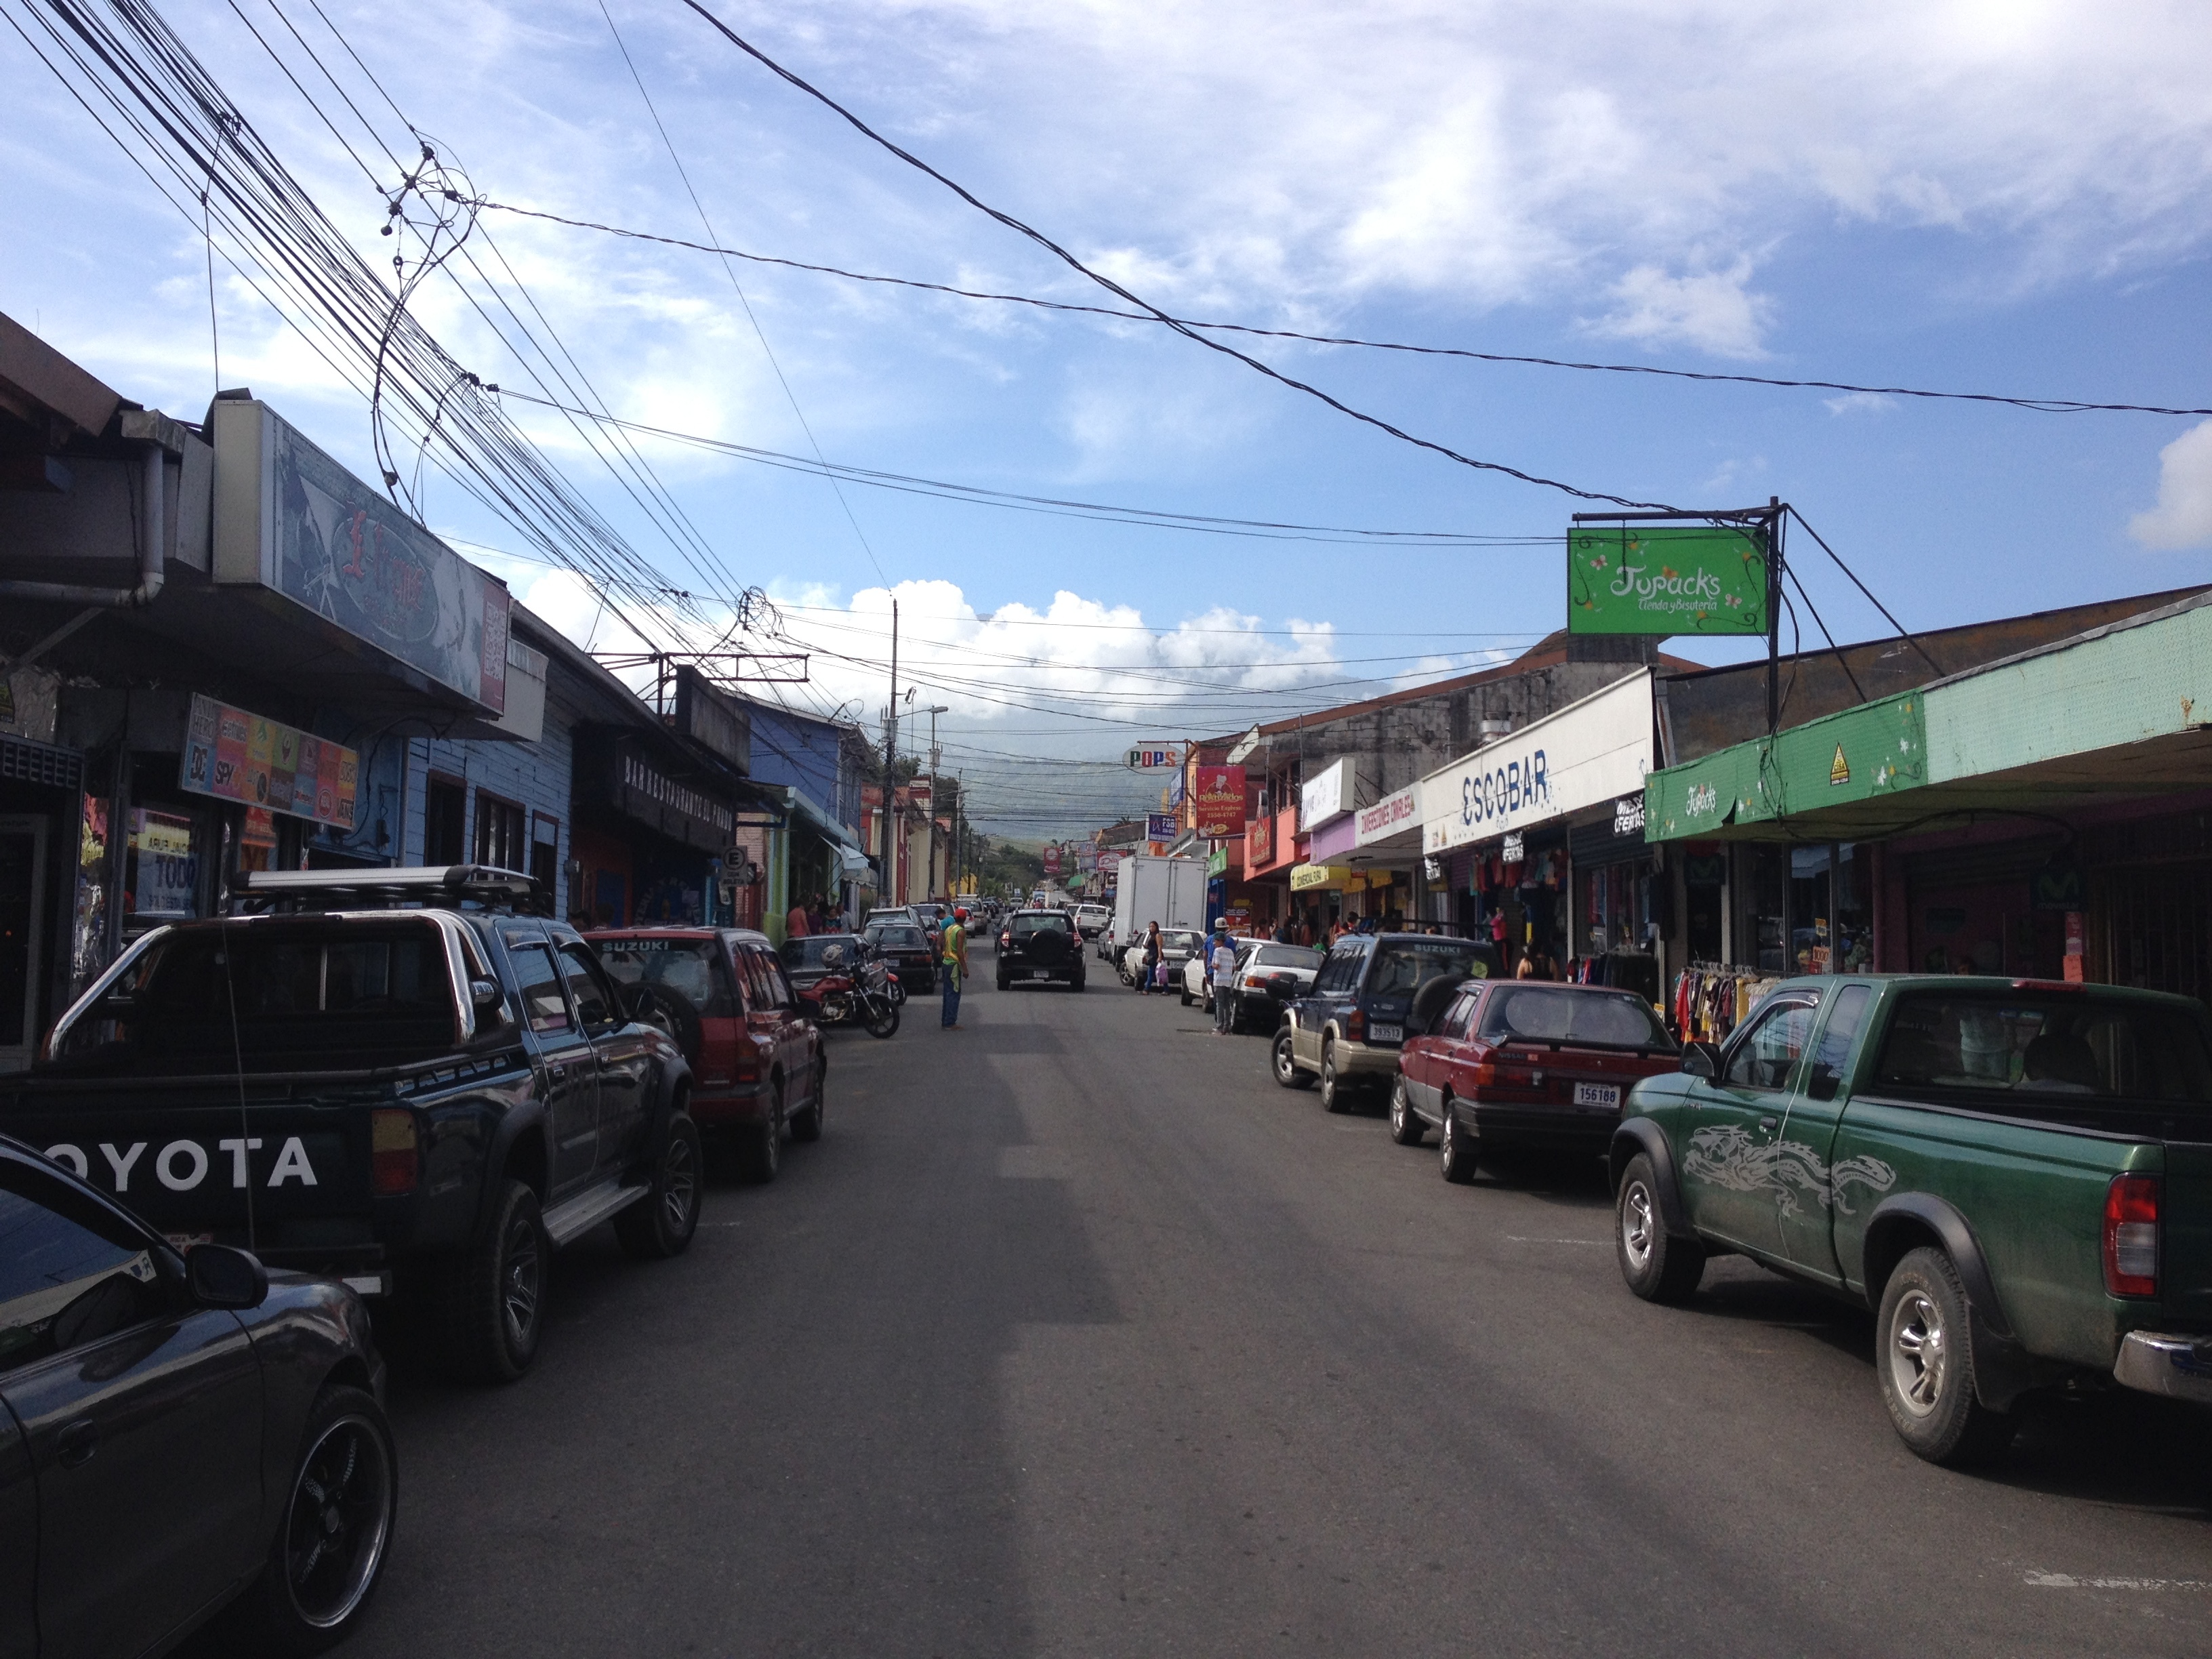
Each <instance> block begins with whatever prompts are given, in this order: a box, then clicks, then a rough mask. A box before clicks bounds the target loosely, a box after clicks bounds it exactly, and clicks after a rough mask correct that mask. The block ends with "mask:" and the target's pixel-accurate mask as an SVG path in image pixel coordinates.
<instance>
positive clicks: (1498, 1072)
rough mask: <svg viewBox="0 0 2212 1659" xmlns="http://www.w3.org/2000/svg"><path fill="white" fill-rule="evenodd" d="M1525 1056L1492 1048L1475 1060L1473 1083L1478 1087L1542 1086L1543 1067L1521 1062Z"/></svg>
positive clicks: (1511, 1087)
mask: <svg viewBox="0 0 2212 1659" xmlns="http://www.w3.org/2000/svg"><path fill="white" fill-rule="evenodd" d="M1525 1058H1526V1057H1525V1056H1516V1055H1515V1054H1512V1053H1511V1052H1510V1051H1508V1052H1506V1053H1504V1054H1500V1053H1498V1051H1497V1050H1495V1049H1492V1050H1490V1051H1488V1052H1486V1053H1485V1054H1484V1055H1483V1057H1482V1058H1481V1059H1480V1060H1477V1061H1476V1062H1475V1066H1474V1085H1475V1087H1476V1088H1478V1089H1539V1090H1541V1088H1542V1087H1543V1086H1544V1068H1543V1067H1542V1066H1529V1065H1526V1064H1523V1063H1521V1062H1522V1060H1525Z"/></svg>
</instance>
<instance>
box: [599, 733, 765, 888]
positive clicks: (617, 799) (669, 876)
mask: <svg viewBox="0 0 2212 1659" xmlns="http://www.w3.org/2000/svg"><path fill="white" fill-rule="evenodd" d="M663 747H665V749H666V750H668V751H669V752H667V753H665V754H663V753H661V752H659V749H661V748H663ZM679 773H688V774H690V775H679ZM570 812H571V816H572V817H574V822H575V826H576V827H575V830H574V838H573V840H572V842H571V846H572V848H573V849H574V859H575V860H576V867H575V869H574V870H573V871H572V872H571V876H572V880H573V882H574V889H575V890H576V891H577V892H579V893H580V894H581V895H583V902H584V904H585V905H586V906H588V914H589V915H590V919H591V921H592V924H593V925H594V926H597V927H631V926H635V925H637V924H639V923H641V922H673V923H677V924H679V925H684V926H692V927H698V926H703V925H705V924H706V923H707V922H708V921H711V920H713V919H714V882H715V877H716V875H717V874H718V873H719V870H718V865H719V862H720V859H721V856H722V854H723V852H724V851H725V849H726V848H729V847H730V846H731V845H732V840H733V837H734V835H735V832H736V830H737V828H738V823H737V818H738V799H737V798H736V795H735V794H734V793H732V790H731V789H730V788H729V787H727V786H726V785H724V784H722V783H721V782H720V781H717V780H713V779H709V778H707V777H703V776H701V775H698V772H697V769H695V768H692V767H690V766H689V765H687V763H686V761H685V759H684V757H683V755H682V754H681V753H680V751H678V750H676V749H675V745H674V744H673V742H672V740H671V742H669V743H667V744H665V745H654V744H652V740H651V738H648V737H647V735H646V734H644V733H642V732H623V731H619V730H608V729H605V728H589V729H586V730H582V731H580V732H578V733H577V734H576V763H575V794H574V799H573V800H572V802H571V805H570Z"/></svg>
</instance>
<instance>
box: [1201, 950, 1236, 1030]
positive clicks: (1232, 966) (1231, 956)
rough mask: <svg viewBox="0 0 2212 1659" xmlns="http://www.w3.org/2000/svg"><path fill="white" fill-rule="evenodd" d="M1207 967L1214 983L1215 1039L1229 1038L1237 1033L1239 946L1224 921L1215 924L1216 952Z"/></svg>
mask: <svg viewBox="0 0 2212 1659" xmlns="http://www.w3.org/2000/svg"><path fill="white" fill-rule="evenodd" d="M1206 969H1207V972H1208V973H1209V974H1211V975H1212V979H1213V1035H1214V1036H1228V1035H1229V1034H1230V1033H1231V1032H1232V1031H1234V1030H1236V1029H1237V945H1236V944H1235V942H1234V941H1233V940H1231V939H1230V937H1229V924H1228V923H1227V922H1225V921H1217V922H1215V923H1214V924H1213V948H1212V951H1210V952H1208V954H1207V956H1206Z"/></svg>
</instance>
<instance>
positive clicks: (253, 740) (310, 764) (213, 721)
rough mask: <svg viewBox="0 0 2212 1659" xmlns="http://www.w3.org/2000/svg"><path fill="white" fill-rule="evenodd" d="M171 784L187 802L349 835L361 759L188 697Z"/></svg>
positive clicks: (263, 718)
mask: <svg viewBox="0 0 2212 1659" xmlns="http://www.w3.org/2000/svg"><path fill="white" fill-rule="evenodd" d="M177 781H178V783H179V784H180V785H181V786H182V787H185V788H186V789H189V790H191V792H192V793H194V794H198V795H213V796H214V797H216V799H218V800H236V801H244V802H245V803H246V805H247V806H248V807H261V808H264V809H265V810H267V811H271V812H289V813H290V814H291V815H292V816H293V817H295V818H313V820H314V821H315V822H316V823H334V824H337V826H338V827H339V828H340V829H352V828H353V827H354V805H355V796H356V792H357V791H358V789H359V788H360V784H361V757H360V756H359V755H357V754H356V753H355V752H354V751H353V750H350V749H348V748H345V747H344V746H343V745H342V744H335V743H330V742H327V741H325V739H323V738H318V737H315V736H313V735H312V734H310V733H308V732H302V731H301V730H300V729H299V727H297V726H287V725H285V724H284V722H283V721H282V720H270V718H269V717H268V716H267V715H266V714H249V713H247V712H246V710H245V709H243V708H233V707H232V706H231V705H230V704H228V703H227V702H216V700H215V699H214V698H213V697H209V696H202V695H200V694H199V693H198V692H194V693H193V694H192V712H191V721H190V723H189V724H188V725H187V726H186V727H185V752H184V753H183V755H182V756H180V757H179V759H178V763H177Z"/></svg>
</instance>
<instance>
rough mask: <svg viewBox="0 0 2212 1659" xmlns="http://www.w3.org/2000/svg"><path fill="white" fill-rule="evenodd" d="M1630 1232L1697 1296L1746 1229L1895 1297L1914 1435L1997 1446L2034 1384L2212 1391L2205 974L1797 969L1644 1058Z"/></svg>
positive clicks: (1907, 1421)
mask: <svg viewBox="0 0 2212 1659" xmlns="http://www.w3.org/2000/svg"><path fill="white" fill-rule="evenodd" d="M1611 1164H1612V1170H1613V1192H1614V1215H1615V1223H1616V1225H1615V1229H1614V1248H1615V1251H1616V1254H1617V1255H1618V1256H1619V1258H1620V1271H1621V1274H1622V1276H1623V1277H1624V1278H1625V1279H1626V1280H1627V1281H1628V1286H1629V1288H1630V1289H1631V1290H1632V1291H1634V1292H1635V1293H1636V1294H1637V1295H1638V1296H1640V1297H1644V1298H1645V1299H1646V1300H1648V1301H1653V1302H1679V1301H1682V1300H1684V1299H1686V1297H1689V1296H1690V1295H1691V1294H1692V1292H1694V1291H1696V1289H1697V1287H1698V1282H1699V1279H1700V1278H1701V1277H1702V1275H1703V1274H1704V1272H1705V1261H1706V1260H1707V1258H1708V1257H1710V1256H1713V1255H1728V1254H1741V1255H1746V1256H1748V1257H1750V1258H1752V1259H1753V1260H1754V1261H1757V1262H1759V1264H1760V1265H1761V1266H1762V1267H1769V1268H1771V1269H1773V1270H1775V1271H1777V1272H1778V1273H1784V1274H1786V1275H1788V1276H1789V1277H1790V1278H1793V1279H1802V1280H1803V1281H1804V1282H1806V1283H1808V1284H1811V1285H1818V1286H1820V1287H1821V1288H1822V1289H1824V1290H1827V1291H1832V1292H1833V1293H1835V1294H1837V1295H1838V1296H1841V1297H1844V1298H1846V1299H1847V1300H1849V1301H1851V1302H1853V1303H1857V1304H1860V1305H1863V1306H1865V1307H1869V1308H1871V1309H1873V1310H1875V1375H1876V1377H1877V1378H1878V1380H1879V1383H1880V1386H1881V1395H1882V1401H1883V1403H1884V1404H1886V1405H1887V1407H1888V1408H1889V1414H1890V1417H1891V1419H1892V1420H1893V1421H1894V1422H1895V1424H1896V1425H1897V1431H1898V1432H1899V1434H1900V1435H1901V1436H1903V1437H1904V1439H1905V1443H1906V1444H1907V1445H1909V1446H1911V1448H1912V1449H1913V1450H1914V1451H1916V1452H1917V1453H1918V1454H1919V1455H1921V1456H1923V1457H1925V1458H1928V1459H1929V1460H1930V1461H1932V1462H1939V1463H1964V1462H1972V1461H1975V1460H1978V1459H1986V1458H1988V1457H1990V1456H1993V1455H1996V1454H1998V1453H2000V1452H2001V1451H2002V1450H2003V1449H2004V1448H2005V1447H2006V1446H2007V1445H2008V1443H2010V1440H2011V1437H2012V1424H2011V1418H2010V1415H2009V1413H2010V1412H2011V1410H2012V1407H2013V1405H2014V1403H2015V1401H2017V1400H2019V1398H2020V1397H2021V1395H2024V1394H2026V1393H2027V1392H2028V1391H2030V1390H2031V1389H2046V1388H2081V1387H2083V1386H2085V1385H2086V1386H2100V1385H2103V1384H2105V1383H2110V1382H2117V1383H2121V1384H2124V1385H2125V1386H2126V1387H2129V1388H2133V1389H2142V1390H2144V1391H2146V1392H2148V1393H2151V1394H2158V1395H2169V1396H2172V1397H2174V1398H2178V1399H2182V1400H2189V1401H2197V1402H2200V1403H2203V1404H2212V1025H2208V1024H2207V1020H2206V1015H2205V1009H2204V1006H2203V1004H2202V1003H2199V1002H2197V1001H2195V1000H2192V999H2190V998H2186V997H2176V996H2166V995H2162V994H2158V993H2155V992H2148V991H2133V990H2125V989H2121V988H2117V987H2108V986H2088V985H2074V984H2066V983H2060V982H2056V981H2039V980H2003V979H1982V978H1970V977H1963V976H1957V977H1948V978H1940V979H1938V978H1919V977H1905V976H1895V977H1891V976H1882V975H1868V976H1846V977H1823V978H1818V979H1799V980H1790V981H1784V983H1783V984H1781V985H1780V986H1778V987H1776V989H1775V990H1774V991H1773V993H1772V994H1771V995H1769V996H1768V997H1767V998H1766V999H1765V1000H1764V1001H1762V1002H1761V1003H1760V1004H1759V1006H1758V1007H1757V1008H1756V1009H1754V1010H1753V1012H1752V1013H1751V1015H1750V1016H1749V1017H1748V1018H1747V1019H1746V1020H1745V1021H1744V1023H1743V1024H1742V1025H1741V1026H1740V1027H1738V1028H1737V1030H1736V1031H1735V1034H1734V1035H1733V1036H1731V1037H1730V1038H1729V1042H1728V1043H1727V1045H1726V1046H1725V1047H1724V1048H1717V1047H1715V1046H1714V1045H1712V1044H1711V1043H1691V1044H1687V1045H1686V1046H1685V1048H1684V1051H1683V1056H1682V1067H1681V1070H1680V1071H1679V1072H1675V1073H1668V1074H1666V1075H1663V1076H1659V1077H1653V1078H1647V1079H1644V1081H1643V1082H1642V1083H1640V1084H1638V1085H1637V1086H1636V1088H1635V1090H1634V1091H1633V1092H1632V1094H1631V1095H1630V1097H1629V1099H1628V1101H1627V1103H1626V1106H1625V1108H1624V1115H1623V1119H1622V1121H1621V1125H1620V1128H1619V1129H1618V1130H1617V1131H1615V1133H1614V1135H1613V1146H1612V1151H1611Z"/></svg>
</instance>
